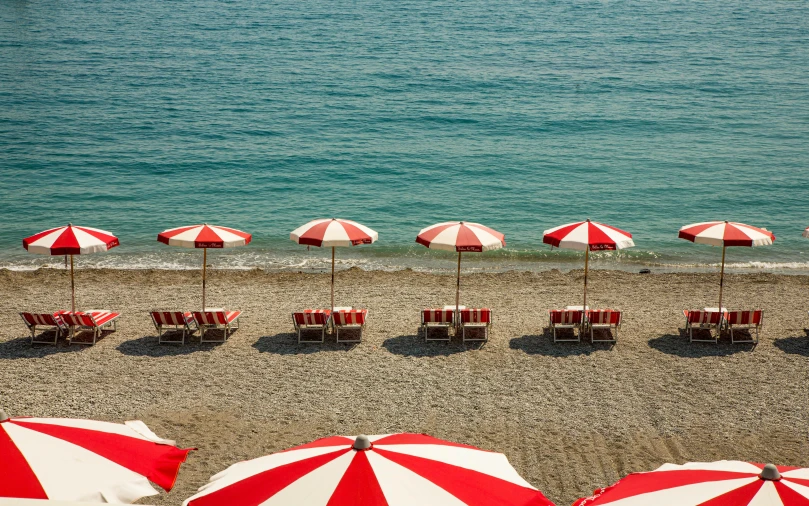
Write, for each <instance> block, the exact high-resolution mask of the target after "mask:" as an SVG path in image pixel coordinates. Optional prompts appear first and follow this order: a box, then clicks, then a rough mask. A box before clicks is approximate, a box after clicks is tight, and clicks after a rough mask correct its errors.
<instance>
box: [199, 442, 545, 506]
mask: <svg viewBox="0 0 809 506" xmlns="http://www.w3.org/2000/svg"><path fill="white" fill-rule="evenodd" d="M259 504H260V505H262V506H292V505H295V506H298V505H302V504H305V505H306V506H318V505H324V506H325V505H327V504H328V505H329V506H341V505H346V506H371V505H373V506H385V505H422V504H429V505H433V506H438V505H452V506H462V505H481V506H483V505H487V506H488V505H494V504H498V505H502V506H506V505H515V506H516V505H526V506H527V505H532V506H541V505H552V504H553V503H551V502H550V501H549V500H548V499H547V498H546V497H545V496H543V495H542V493H541V492H539V491H538V490H536V489H535V488H534V487H532V486H531V485H530V484H529V483H528V482H526V481H525V480H524V479H522V478H521V477H520V475H519V474H517V471H515V470H514V468H513V467H511V465H510V464H509V463H508V459H507V458H506V456H505V455H503V454H500V453H493V452H487V451H484V450H480V449H478V448H475V447H473V446H467V445H462V444H458V443H452V442H449V441H443V440H441V439H436V438H434V437H430V436H427V435H424V434H393V435H381V436H358V437H357V438H356V439H354V438H349V437H342V436H335V437H327V438H323V439H318V440H317V441H314V442H312V443H309V444H305V445H303V446H298V447H295V448H292V449H290V450H286V451H283V452H280V453H275V454H273V455H268V456H266V457H259V458H257V459H254V460H248V461H245V462H239V463H237V464H234V465H232V466H230V467H229V468H228V469H226V470H225V471H222V472H221V473H219V474H217V475H215V476H214V477H213V478H211V481H210V482H209V483H208V484H207V485H205V486H204V487H202V488H200V490H199V492H198V493H197V494H196V495H194V496H193V497H191V498H189V499H187V500H186V501H185V502H183V506H234V505H238V506H258V505H259Z"/></svg>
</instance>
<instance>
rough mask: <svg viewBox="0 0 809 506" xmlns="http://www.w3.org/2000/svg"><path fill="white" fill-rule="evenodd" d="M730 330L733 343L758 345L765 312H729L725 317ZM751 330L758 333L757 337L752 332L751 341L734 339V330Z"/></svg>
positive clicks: (757, 310)
mask: <svg viewBox="0 0 809 506" xmlns="http://www.w3.org/2000/svg"><path fill="white" fill-rule="evenodd" d="M725 319H726V321H727V325H728V330H730V342H731V343H756V344H758V336H759V331H760V330H761V325H762V324H763V322H764V311H762V310H760V309H754V310H751V311H728V312H727V313H726V315H725ZM734 328H735V329H736V330H739V329H750V330H755V331H756V337H755V338H753V333H752V332H750V339H736V338H735V337H733V329H734Z"/></svg>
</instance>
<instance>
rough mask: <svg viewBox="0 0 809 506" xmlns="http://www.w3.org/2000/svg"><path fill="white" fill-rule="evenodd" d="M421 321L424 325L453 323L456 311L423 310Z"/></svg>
mask: <svg viewBox="0 0 809 506" xmlns="http://www.w3.org/2000/svg"><path fill="white" fill-rule="evenodd" d="M421 321H422V322H424V323H452V322H454V321H455V310H454V309H422V310H421Z"/></svg>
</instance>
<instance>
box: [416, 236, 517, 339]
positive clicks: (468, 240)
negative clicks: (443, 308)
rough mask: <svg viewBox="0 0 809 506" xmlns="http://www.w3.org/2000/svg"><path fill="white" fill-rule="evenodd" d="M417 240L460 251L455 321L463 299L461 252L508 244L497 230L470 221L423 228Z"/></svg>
mask: <svg viewBox="0 0 809 506" xmlns="http://www.w3.org/2000/svg"><path fill="white" fill-rule="evenodd" d="M416 242H417V243H419V244H421V245H424V246H427V247H428V248H430V249H441V250H445V251H457V252H458V277H457V281H456V284H455V313H456V315H455V321H456V324H457V322H458V316H457V313H458V308H459V306H460V300H461V253H463V252H464V251H472V252H477V253H481V252H483V251H490V250H495V249H500V248H503V247H505V245H506V236H505V235H503V234H501V233H500V232H498V231H497V230H494V229H491V228H489V227H486V226H483V225H481V224H480V223H472V222H470V221H445V222H443V223H436V224H435V225H431V226H429V227H427V228H423V229H421V231H420V232H419V235H417V236H416Z"/></svg>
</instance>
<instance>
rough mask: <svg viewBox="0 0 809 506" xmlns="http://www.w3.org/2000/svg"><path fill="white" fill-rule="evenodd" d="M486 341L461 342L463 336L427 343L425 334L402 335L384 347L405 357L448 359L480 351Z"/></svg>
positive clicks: (384, 342) (387, 342) (383, 344)
mask: <svg viewBox="0 0 809 506" xmlns="http://www.w3.org/2000/svg"><path fill="white" fill-rule="evenodd" d="M485 344H486V342H485V341H471V342H470V341H467V342H466V343H464V342H462V341H461V336H452V338H451V339H450V340H449V341H426V340H425V339H424V334H423V333H421V332H417V333H416V334H410V335H402V336H396V337H391V338H388V339H385V341H383V342H382V347H383V348H385V349H386V350H388V351H389V352H391V353H393V354H395V355H402V356H404V357H448V356H450V355H454V354H456V353H463V352H465V351H469V350H479V349H480V348H482V347H483V346H484V345H485Z"/></svg>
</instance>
